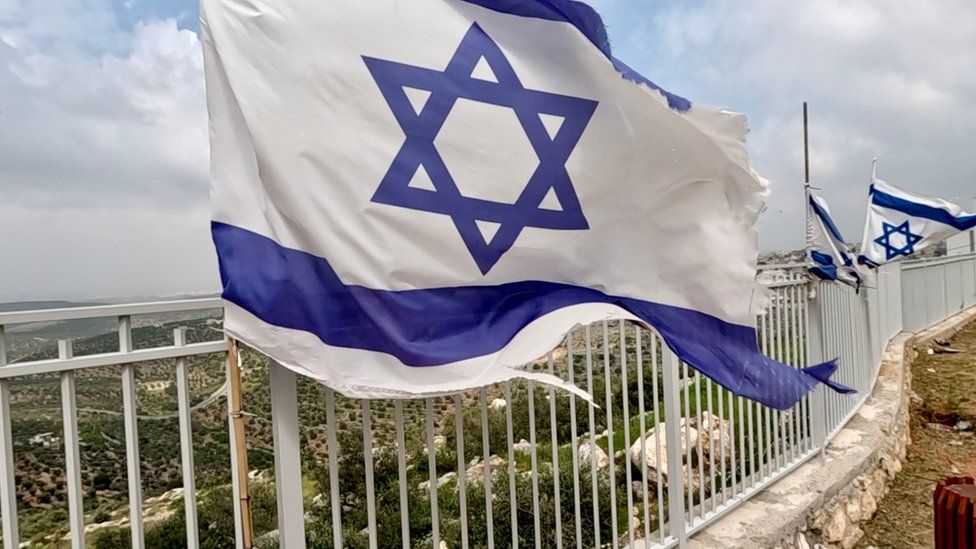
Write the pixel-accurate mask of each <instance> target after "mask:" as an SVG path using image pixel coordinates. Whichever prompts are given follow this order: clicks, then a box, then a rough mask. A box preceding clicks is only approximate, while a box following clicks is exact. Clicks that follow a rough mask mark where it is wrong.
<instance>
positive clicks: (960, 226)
mask: <svg viewBox="0 0 976 549" xmlns="http://www.w3.org/2000/svg"><path fill="white" fill-rule="evenodd" d="M973 227H976V214H972V213H966V212H964V211H963V209H962V207H961V206H959V205H957V204H953V203H952V202H949V201H947V200H942V199H939V198H930V197H928V196H924V195H920V194H915V193H910V192H908V191H904V190H902V189H899V188H898V187H895V186H894V185H891V184H890V183H886V182H885V181H882V180H881V179H878V178H877V177H874V178H873V181H872V183H871V190H870V192H869V195H868V213H867V218H866V220H865V223H864V241H863V242H862V243H861V255H859V256H858V262H859V263H861V264H864V265H867V266H869V267H871V268H875V267H878V266H880V265H882V264H884V263H888V262H889V261H895V260H898V259H901V258H903V257H911V256H912V255H914V254H915V253H916V252H920V251H922V250H924V249H925V248H928V247H929V246H931V245H933V244H938V243H939V242H942V241H943V240H945V239H946V238H949V237H950V236H952V235H954V234H956V233H959V232H962V231H968V230H969V229H972V228H973Z"/></svg>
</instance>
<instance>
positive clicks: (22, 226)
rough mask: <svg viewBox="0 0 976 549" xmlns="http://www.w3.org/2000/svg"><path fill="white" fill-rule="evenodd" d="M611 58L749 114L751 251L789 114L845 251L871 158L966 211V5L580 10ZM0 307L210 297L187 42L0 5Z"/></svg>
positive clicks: (778, 195) (70, 4) (791, 240)
mask: <svg viewBox="0 0 976 549" xmlns="http://www.w3.org/2000/svg"><path fill="white" fill-rule="evenodd" d="M595 4H596V5H597V6H598V7H599V8H600V9H602V10H603V11H604V14H605V16H606V17H607V20H608V22H610V23H611V25H613V24H614V23H617V25H616V26H612V27H611V36H612V37H613V38H614V42H615V46H616V48H617V51H618V52H619V53H620V56H621V57H622V58H624V59H626V60H627V61H628V62H630V63H631V64H633V65H635V66H636V67H638V68H639V69H641V70H642V72H645V73H646V74H647V75H648V76H650V77H651V78H652V79H654V80H655V81H657V82H658V83H660V84H661V85H663V86H665V87H666V88H668V89H673V90H674V91H676V92H679V93H683V94H685V95H687V96H688V97H690V98H691V99H693V100H696V101H700V102H703V103H708V104H712V105H718V106H724V107H728V108H730V109H732V110H737V111H741V112H745V113H747V114H749V116H750V119H751V122H752V128H753V133H752V134H751V135H750V140H749V148H750V150H751V152H752V159H753V162H754V164H755V166H756V168H757V170H758V171H759V172H760V173H762V174H763V175H765V176H766V177H768V178H769V179H770V180H771V181H772V184H773V187H772V190H773V194H772V196H771V197H770V200H769V211H768V212H767V213H766V214H765V215H764V217H763V219H762V220H761V221H760V234H761V241H762V246H763V248H764V249H767V250H769V249H779V248H785V247H799V246H801V245H802V234H803V225H802V216H803V205H802V199H801V178H802V157H801V154H802V147H801V136H800V117H799V114H800V110H799V109H800V103H801V101H803V100H809V101H810V102H811V109H812V128H811V133H812V154H813V162H812V171H813V176H814V183H815V184H816V185H819V186H821V187H823V188H824V194H825V196H826V198H827V199H828V200H829V201H830V203H831V205H832V207H833V209H834V211H835V215H836V217H837V218H838V221H839V223H840V225H841V228H842V230H843V231H844V232H845V234H846V235H847V237H848V238H849V239H851V240H853V239H856V238H858V237H859V236H860V231H861V223H862V215H863V207H864V202H865V196H864V195H865V192H866V187H867V178H868V175H869V173H870V160H871V158H872V157H873V156H879V157H881V159H882V164H881V175H882V177H885V178H886V179H888V180H890V181H891V182H893V183H896V184H903V185H904V186H906V187H909V188H912V189H915V190H917V191H920V192H926V193H929V194H933V195H938V196H942V197H945V198H949V199H953V198H956V199H959V200H961V201H964V202H966V201H968V200H969V199H970V198H969V197H971V196H973V195H974V194H976V185H974V181H976V155H974V154H973V151H974V147H976V131H974V128H976V4H974V3H973V2H972V1H971V0H946V1H944V2H937V3H933V2H928V3H919V2H910V1H908V0H890V1H886V2H877V1H867V0H846V1H840V0H809V1H807V2H802V3H796V2H777V1H772V0H740V1H738V2H731V1H728V0H699V1H696V2H683V1H682V2H678V1H671V2H654V3H650V2H646V1H643V0H600V1H598V2H595ZM0 111H2V112H0V265H2V268H0V301H4V300H11V299H26V298H79V297H93V296H126V295H147V294H171V293H180V292H187V291H207V290H215V289H216V287H217V280H216V268H215V266H216V262H215V259H214V257H213V251H212V247H211V244H210V242H209V230H208V189H207V185H208V182H207V161H208V158H207V148H208V147H207V126H206V111H205V105H204V90H203V71H202V61H201V54H200V47H199V42H198V39H197V36H196V35H195V34H194V33H193V32H191V31H187V30H180V29H179V28H178V27H177V23H176V21H175V20H172V19H163V20H160V19H156V18H149V19H147V20H144V21H142V22H141V23H138V24H136V25H135V26H132V27H125V26H123V25H122V24H120V22H119V21H118V14H117V13H116V11H115V10H114V9H113V7H112V5H111V4H110V2H109V1H108V0H6V1H4V2H3V3H0Z"/></svg>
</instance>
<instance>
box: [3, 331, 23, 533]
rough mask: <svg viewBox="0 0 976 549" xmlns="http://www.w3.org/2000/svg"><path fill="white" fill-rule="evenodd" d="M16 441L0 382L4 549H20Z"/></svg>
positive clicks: (6, 389)
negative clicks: (15, 461)
mask: <svg viewBox="0 0 976 549" xmlns="http://www.w3.org/2000/svg"><path fill="white" fill-rule="evenodd" d="M6 365H7V336H6V331H5V329H4V326H3V324H0V368H3V367H4V366H6ZM14 471H15V469H14V439H13V430H12V428H11V420H10V385H9V384H8V381H7V380H5V379H4V380H0V513H2V514H0V520H2V526H3V528H2V531H3V549H19V547H20V532H19V530H18V520H17V477H16V476H15V474H14Z"/></svg>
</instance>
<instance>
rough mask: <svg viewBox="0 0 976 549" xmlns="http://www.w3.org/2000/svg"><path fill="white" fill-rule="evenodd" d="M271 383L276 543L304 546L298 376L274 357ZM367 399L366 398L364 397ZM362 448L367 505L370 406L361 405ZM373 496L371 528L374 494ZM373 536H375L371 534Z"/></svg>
mask: <svg viewBox="0 0 976 549" xmlns="http://www.w3.org/2000/svg"><path fill="white" fill-rule="evenodd" d="M268 370H269V371H268V374H269V381H270V385H271V387H270V388H271V435H272V441H273V443H274V472H275V495H276V499H277V513H278V544H279V545H280V547H282V549H305V502H304V501H303V499H302V452H301V446H302V440H301V433H300V431H299V428H300V427H299V425H300V423H299V421H298V378H297V376H296V374H295V372H293V371H291V370H289V369H287V368H285V367H284V366H282V365H281V364H278V363H277V362H275V361H271V362H270V363H269V365H268ZM364 402H366V401H364ZM363 432H364V434H363V448H364V452H365V453H367V454H368V456H369V458H368V460H367V462H366V489H367V498H366V499H367V505H369V500H370V495H371V494H370V492H369V491H370V490H371V489H372V487H373V482H372V481H373V460H372V456H373V453H372V452H371V449H372V445H373V441H372V428H371V425H370V415H369V407H368V406H364V420H363ZM372 499H373V519H374V520H373V521H372V522H371V523H370V524H371V526H372V528H373V530H375V527H376V521H375V518H376V516H375V508H376V506H375V498H372ZM371 537H373V538H375V536H371Z"/></svg>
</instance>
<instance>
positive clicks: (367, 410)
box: [361, 399, 379, 549]
mask: <svg viewBox="0 0 976 549" xmlns="http://www.w3.org/2000/svg"><path fill="white" fill-rule="evenodd" d="M361 402H362V410H363V415H362V422H363V468H364V469H365V473H366V530H367V535H368V536H369V547H370V549H376V548H377V547H378V546H379V540H378V539H377V535H376V485H375V484H374V478H373V413H372V407H371V406H370V403H369V400H368V399H362V401H361Z"/></svg>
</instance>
